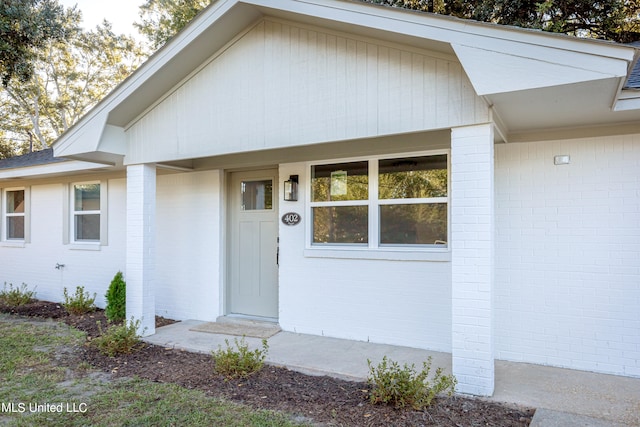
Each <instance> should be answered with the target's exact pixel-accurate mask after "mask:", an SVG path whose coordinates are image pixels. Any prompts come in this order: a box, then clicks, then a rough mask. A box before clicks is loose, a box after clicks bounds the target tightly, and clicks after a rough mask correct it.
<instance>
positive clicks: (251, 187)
mask: <svg viewBox="0 0 640 427" xmlns="http://www.w3.org/2000/svg"><path fill="white" fill-rule="evenodd" d="M241 185H242V188H241V192H242V210H243V211H253V210H265V209H272V208H273V182H272V181H271V180H270V179H266V180H261V181H242V184H241Z"/></svg>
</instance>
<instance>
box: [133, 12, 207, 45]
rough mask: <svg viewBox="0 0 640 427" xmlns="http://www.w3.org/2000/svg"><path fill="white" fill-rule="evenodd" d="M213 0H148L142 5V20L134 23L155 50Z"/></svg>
mask: <svg viewBox="0 0 640 427" xmlns="http://www.w3.org/2000/svg"><path fill="white" fill-rule="evenodd" d="M211 2H212V0H178V1H176V0H146V2H145V3H144V4H143V5H142V6H140V19H141V22H136V23H134V24H133V25H134V26H135V27H136V28H137V29H138V31H139V32H140V34H142V35H143V36H145V37H146V38H147V40H148V41H149V43H150V44H151V48H152V49H153V50H154V51H155V50H157V49H158V48H160V47H162V46H163V45H164V44H165V43H166V42H167V40H169V39H170V38H171V37H173V36H174V35H175V34H177V33H178V32H179V31H180V30H181V29H182V28H184V26H185V25H187V24H188V23H189V22H191V20H192V19H193V18H195V16H196V15H197V14H198V13H199V12H200V11H201V10H202V9H204V8H205V7H207V6H208V5H209V4H210V3H211Z"/></svg>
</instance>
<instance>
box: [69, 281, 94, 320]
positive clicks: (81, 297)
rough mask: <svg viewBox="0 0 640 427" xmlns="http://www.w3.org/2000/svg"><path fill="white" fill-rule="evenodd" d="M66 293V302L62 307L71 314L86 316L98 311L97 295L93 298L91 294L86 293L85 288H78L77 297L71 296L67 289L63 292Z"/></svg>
mask: <svg viewBox="0 0 640 427" xmlns="http://www.w3.org/2000/svg"><path fill="white" fill-rule="evenodd" d="M62 292H63V293H64V302H63V303H62V306H63V307H64V309H65V310H67V313H69V314H85V313H89V312H90V311H93V310H95V309H96V305H95V302H96V294H95V293H94V294H93V297H91V295H89V292H85V290H84V286H77V287H76V293H75V295H72V296H69V294H68V293H67V288H64V289H63V290H62Z"/></svg>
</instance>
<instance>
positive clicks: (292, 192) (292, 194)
mask: <svg viewBox="0 0 640 427" xmlns="http://www.w3.org/2000/svg"><path fill="white" fill-rule="evenodd" d="M284 200H286V201H288V202H295V201H297V200H298V175H289V179H288V180H286V181H285V182H284Z"/></svg>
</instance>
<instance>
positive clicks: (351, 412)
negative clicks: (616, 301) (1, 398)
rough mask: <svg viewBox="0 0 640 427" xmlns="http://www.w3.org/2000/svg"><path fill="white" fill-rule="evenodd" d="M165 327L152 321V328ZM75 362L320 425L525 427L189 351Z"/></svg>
mask: <svg viewBox="0 0 640 427" xmlns="http://www.w3.org/2000/svg"><path fill="white" fill-rule="evenodd" d="M0 311H3V312H9V313H13V314H18V315H24V316H36V317H47V318H53V319H59V320H61V321H64V322H66V323H68V324H70V325H72V326H74V327H76V328H78V329H80V330H82V331H85V332H87V334H88V336H89V337H90V338H89V339H92V338H93V337H96V336H98V334H99V333H100V330H99V328H98V326H97V321H101V322H102V324H106V317H105V316H104V311H103V310H97V311H95V312H92V313H89V314H85V315H82V316H71V315H68V314H67V313H66V312H65V310H64V309H63V308H62V307H61V306H60V305H59V304H55V303H48V302H44V301H36V302H33V303H30V304H27V305H25V306H22V307H17V308H8V307H6V306H2V305H0ZM166 323H173V321H171V320H168V319H162V318H159V319H156V324H157V325H163V324H166ZM79 352H80V353H81V354H80V355H79V356H80V357H81V359H82V360H84V361H86V362H88V363H89V364H91V365H92V366H94V367H95V368H97V369H100V370H103V371H105V372H109V373H111V374H112V375H113V376H116V377H118V376H137V377H140V378H144V379H148V380H151V381H156V382H163V383H175V384H178V385H180V386H182V387H185V388H189V389H199V390H202V391H204V392H206V393H207V394H209V395H211V396H216V397H220V398H224V399H227V400H231V401H236V402H242V403H244V404H248V405H251V406H252V407H255V408H261V409H269V410H276V411H283V412H286V413H290V414H294V415H295V416H296V419H298V420H301V421H307V422H312V423H321V424H324V425H349V426H389V425H393V426H419V425H425V426H455V427H457V426H464V427H467V426H470V427H473V426H501V427H502V426H504V427H510V426H528V425H529V423H530V422H531V418H532V417H533V412H534V410H533V409H530V408H519V407H514V406H508V405H500V404H497V403H493V402H488V401H486V400H482V399H474V398H464V397H460V396H453V397H448V398H447V397H438V398H436V399H435V401H434V403H433V404H432V405H431V406H430V407H429V408H427V409H426V410H421V411H416V410H412V409H406V408H405V409H395V408H393V407H392V406H389V405H372V404H370V403H369V402H368V396H369V386H368V385H367V384H366V383H361V382H351V381H343V380H339V379H335V378H331V377H326V376H324V377H318V376H309V375H304V374H301V373H298V372H294V371H290V370H288V369H285V368H278V367H274V366H265V367H264V369H262V370H261V371H259V372H257V373H255V374H254V375H252V376H250V377H248V378H246V379H231V380H230V379H228V378H225V377H224V376H222V375H219V374H216V373H215V372H214V369H213V367H214V366H213V361H212V357H211V355H208V354H199V353H190V352H186V351H180V350H176V349H172V348H163V347H159V346H155V345H149V344H146V345H145V346H144V347H143V348H141V349H140V350H139V351H136V352H134V353H131V354H124V355H118V356H116V357H107V356H104V355H102V354H101V353H100V352H99V351H98V350H97V349H95V348H94V347H93V346H84V347H83V348H81V349H80V350H79Z"/></svg>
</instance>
